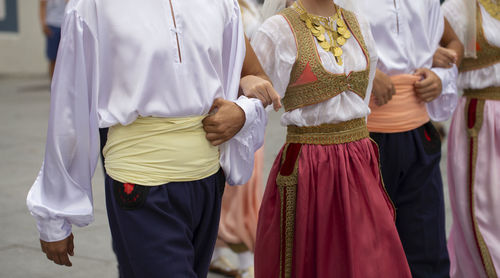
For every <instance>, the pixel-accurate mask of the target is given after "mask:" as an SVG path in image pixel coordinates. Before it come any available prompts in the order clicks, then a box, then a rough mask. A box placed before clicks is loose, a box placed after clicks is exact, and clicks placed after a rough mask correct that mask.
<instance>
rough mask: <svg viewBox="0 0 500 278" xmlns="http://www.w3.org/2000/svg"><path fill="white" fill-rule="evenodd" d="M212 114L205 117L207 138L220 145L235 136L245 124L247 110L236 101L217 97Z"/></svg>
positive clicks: (215, 144) (211, 109)
mask: <svg viewBox="0 0 500 278" xmlns="http://www.w3.org/2000/svg"><path fill="white" fill-rule="evenodd" d="M209 113H210V115H209V116H207V117H206V118H205V119H203V129H204V130H205V132H206V133H207V135H206V137H207V140H208V141H210V143H211V144H212V145H214V146H218V145H220V144H222V143H224V142H226V141H228V140H229V139H231V138H233V136H234V135H236V133H238V131H240V129H241V128H242V127H243V125H244V124H245V120H246V118H245V112H244V111H243V109H241V108H240V107H239V106H238V105H237V104H236V103H234V102H232V101H228V100H224V99H221V98H218V99H215V100H214V103H213V105H212V108H210V112H209Z"/></svg>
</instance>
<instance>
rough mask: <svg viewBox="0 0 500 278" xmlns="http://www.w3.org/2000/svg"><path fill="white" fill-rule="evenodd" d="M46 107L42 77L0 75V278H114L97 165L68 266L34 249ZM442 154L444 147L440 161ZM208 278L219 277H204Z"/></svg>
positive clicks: (273, 142)
mask: <svg viewBox="0 0 500 278" xmlns="http://www.w3.org/2000/svg"><path fill="white" fill-rule="evenodd" d="M49 104H50V93H49V80H48V78H47V77H45V76H37V75H35V76H0V119H2V124H1V125H0V135H1V136H0V177H1V178H0V192H1V193H0V223H1V225H0V278H31V277H34V278H35V277H36V278H45V277H47V278H49V277H50V278H57V277H72V278H79V277H82V278H88V277H103V278H107V277H118V274H117V269H116V259H115V257H114V254H113V251H112V250H111V236H110V232H109V228H108V222H107V216H106V209H105V199H104V182H103V174H102V171H101V170H100V169H102V168H101V166H100V165H98V167H97V170H96V173H95V176H94V179H93V194H94V207H95V208H94V212H95V222H94V223H93V224H91V225H90V226H88V227H84V228H77V227H76V228H74V231H73V232H74V235H75V256H74V257H72V258H71V260H72V262H73V266H72V267H71V268H67V267H61V266H57V265H55V264H54V263H52V262H50V261H48V260H47V258H46V257H45V255H44V254H43V253H42V252H41V251H40V243H39V240H38V232H37V231H36V224H35V221H34V219H33V217H31V215H30V214H29V212H28V210H27V208H26V195H27V193H28V190H29V188H30V187H31V185H32V183H33V181H34V180H35V178H36V176H37V174H38V171H39V169H40V166H41V163H42V160H43V154H44V146H45V136H46V130H47V119H48V115H49ZM279 116H280V113H274V112H271V113H270V119H269V125H268V128H267V131H266V139H265V140H266V141H265V163H264V174H265V175H264V176H265V177H266V178H267V173H268V172H269V169H270V168H271V165H272V163H273V161H274V159H275V157H276V155H277V154H278V151H279V149H280V147H281V145H282V144H283V142H284V134H285V129H284V128H283V127H281V126H280V125H279ZM445 155H446V146H444V149H443V157H445ZM441 164H442V165H441V166H442V170H443V179H444V182H445V190H446V192H445V196H446V210H447V231H449V227H450V224H451V212H450V209H449V201H448V193H447V186H446V185H447V183H446V172H445V171H446V169H445V168H443V166H445V164H444V161H442V162H441ZM263 183H264V184H265V181H263ZM230 258H231V259H232V260H234V259H235V258H234V256H230ZM208 277H209V278H218V277H221V276H217V275H212V274H209V276H208Z"/></svg>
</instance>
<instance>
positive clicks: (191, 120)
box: [103, 116, 220, 186]
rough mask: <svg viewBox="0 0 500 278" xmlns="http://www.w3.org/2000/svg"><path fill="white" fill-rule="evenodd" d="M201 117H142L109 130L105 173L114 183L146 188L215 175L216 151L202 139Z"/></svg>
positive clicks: (104, 151) (203, 133)
mask: <svg viewBox="0 0 500 278" xmlns="http://www.w3.org/2000/svg"><path fill="white" fill-rule="evenodd" d="M204 117H205V116H196V117H186V118H154V117H144V118H137V120H135V121H134V122H133V123H132V124H130V125H127V126H122V125H115V126H112V127H110V128H109V132H108V141H107V142H106V146H105V147H104V149H103V155H104V157H105V162H104V164H105V168H106V172H107V173H108V175H109V176H110V177H112V178H113V179H115V180H117V181H120V182H123V183H133V184H139V185H146V186H156V185H162V184H165V183H168V182H185V181H194V180H200V179H203V178H206V177H209V176H211V175H213V174H215V173H216V172H217V171H218V170H219V168H220V164H219V149H218V147H214V146H212V145H211V144H210V143H209V142H208V140H207V139H206V138H205V131H204V130H203V125H202V123H201V121H202V120H203V118H204Z"/></svg>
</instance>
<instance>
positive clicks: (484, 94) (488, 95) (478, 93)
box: [464, 87, 500, 100]
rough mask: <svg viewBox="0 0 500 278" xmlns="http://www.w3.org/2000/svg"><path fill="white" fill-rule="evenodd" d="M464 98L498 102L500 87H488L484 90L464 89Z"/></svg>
mask: <svg viewBox="0 0 500 278" xmlns="http://www.w3.org/2000/svg"><path fill="white" fill-rule="evenodd" d="M464 97H467V98H476V99H482V100H500V87H488V88H484V89H465V90H464Z"/></svg>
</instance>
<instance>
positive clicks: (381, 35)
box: [358, 0, 458, 121]
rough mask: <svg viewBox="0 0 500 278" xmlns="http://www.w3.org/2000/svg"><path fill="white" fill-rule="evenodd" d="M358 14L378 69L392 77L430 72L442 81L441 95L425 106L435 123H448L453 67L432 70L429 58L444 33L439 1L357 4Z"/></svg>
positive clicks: (376, 0)
mask: <svg viewBox="0 0 500 278" xmlns="http://www.w3.org/2000/svg"><path fill="white" fill-rule="evenodd" d="M359 1H360V3H359V4H358V8H359V10H360V13H361V14H362V15H363V16H365V17H366V19H367V20H368V22H370V25H371V30H372V33H373V37H374V38H375V43H376V45H377V53H378V56H379V61H378V66H377V68H378V69H379V70H381V71H382V72H384V73H386V74H388V75H390V76H393V75H399V74H413V73H414V72H415V70H417V69H419V68H429V69H431V70H432V71H433V72H434V73H436V75H438V76H439V77H440V79H441V81H442V85H443V90H442V93H441V95H440V96H439V97H438V98H437V99H435V100H434V101H432V102H430V103H427V111H428V113H429V117H430V118H431V119H432V120H434V121H444V120H446V119H448V118H449V117H450V116H451V115H452V114H453V111H454V110H455V107H456V105H457V100H458V97H457V89H456V79H457V75H458V70H457V68H456V66H454V67H453V68H451V69H443V68H432V58H433V55H434V53H435V51H436V49H437V48H438V46H439V41H440V40H441V37H442V35H443V31H444V17H443V14H442V12H441V9H440V3H439V0H419V1H414V0H359Z"/></svg>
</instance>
